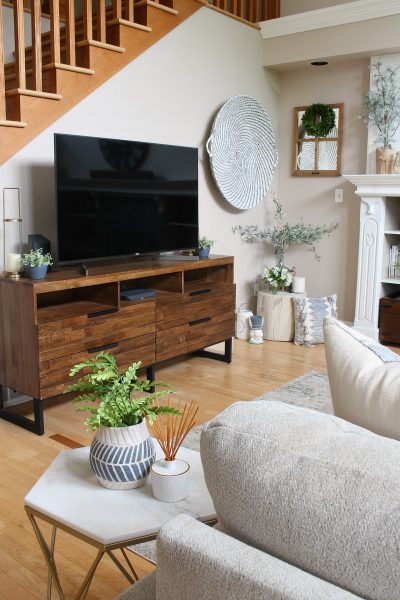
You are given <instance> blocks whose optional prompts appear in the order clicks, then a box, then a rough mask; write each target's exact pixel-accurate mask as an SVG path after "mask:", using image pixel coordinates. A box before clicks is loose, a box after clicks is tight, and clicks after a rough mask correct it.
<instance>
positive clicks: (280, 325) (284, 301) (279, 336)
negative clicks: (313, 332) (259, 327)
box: [257, 292, 305, 342]
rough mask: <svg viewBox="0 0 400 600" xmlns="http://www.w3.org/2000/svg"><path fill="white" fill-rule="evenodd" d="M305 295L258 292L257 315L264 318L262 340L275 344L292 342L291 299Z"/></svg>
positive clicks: (292, 311)
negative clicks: (271, 341)
mask: <svg viewBox="0 0 400 600" xmlns="http://www.w3.org/2000/svg"><path fill="white" fill-rule="evenodd" d="M301 296H305V294H292V293H289V292H277V293H276V294H273V293H272V292H258V296H257V314H258V315H262V316H263V317H264V327H263V332H264V339H265V340H273V341H277V342H292V341H293V340H294V307H293V301H292V298H299V297H301Z"/></svg>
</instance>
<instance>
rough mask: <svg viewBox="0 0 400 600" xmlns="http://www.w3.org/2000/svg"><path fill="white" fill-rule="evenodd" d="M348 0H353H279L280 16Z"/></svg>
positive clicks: (345, 2)
mask: <svg viewBox="0 0 400 600" xmlns="http://www.w3.org/2000/svg"><path fill="white" fill-rule="evenodd" d="M348 2H353V0H281V17H287V16H288V15H297V14H298V13H302V12H307V11H309V10H316V9H318V8H326V7H327V6H337V5H339V4H347V3H348Z"/></svg>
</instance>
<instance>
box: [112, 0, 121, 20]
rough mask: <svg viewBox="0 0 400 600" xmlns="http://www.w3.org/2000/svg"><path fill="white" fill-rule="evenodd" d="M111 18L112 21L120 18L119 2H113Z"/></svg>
mask: <svg viewBox="0 0 400 600" xmlns="http://www.w3.org/2000/svg"><path fill="white" fill-rule="evenodd" d="M113 18H114V19H121V18H122V6H121V0H113Z"/></svg>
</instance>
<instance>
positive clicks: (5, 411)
mask: <svg viewBox="0 0 400 600" xmlns="http://www.w3.org/2000/svg"><path fill="white" fill-rule="evenodd" d="M32 400H33V420H32V419H28V418H27V417H24V416H23V415H20V414H18V413H16V412H12V411H11V409H10V407H5V406H4V402H5V398H4V391H3V386H2V385H0V418H1V419H4V420H5V421H10V423H14V425H19V426H20V427H23V428H24V429H27V430H28V431H32V433H36V434H37V435H43V434H44V418H43V400H39V399H38V398H32Z"/></svg>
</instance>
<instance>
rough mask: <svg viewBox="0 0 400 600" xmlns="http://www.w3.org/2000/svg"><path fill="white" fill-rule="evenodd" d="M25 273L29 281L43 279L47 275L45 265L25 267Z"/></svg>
mask: <svg viewBox="0 0 400 600" xmlns="http://www.w3.org/2000/svg"><path fill="white" fill-rule="evenodd" d="M25 273H26V274H27V276H28V277H29V279H44V278H45V277H46V273H47V265H40V267H25Z"/></svg>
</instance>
